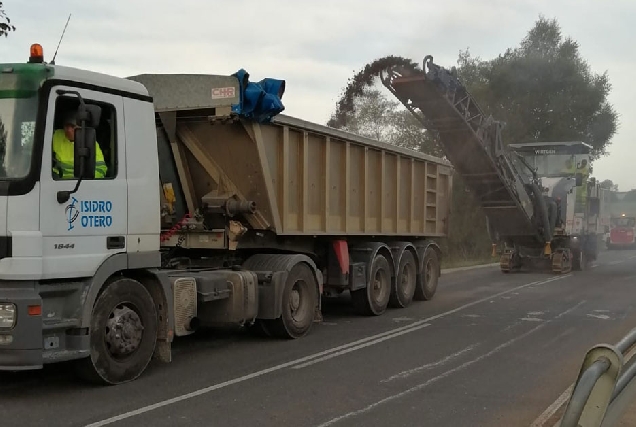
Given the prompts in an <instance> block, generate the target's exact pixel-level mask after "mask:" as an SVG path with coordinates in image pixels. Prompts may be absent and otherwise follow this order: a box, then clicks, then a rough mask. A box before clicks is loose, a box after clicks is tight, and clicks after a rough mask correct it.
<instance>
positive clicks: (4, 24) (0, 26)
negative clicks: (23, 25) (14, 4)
mask: <svg viewBox="0 0 636 427" xmlns="http://www.w3.org/2000/svg"><path fill="white" fill-rule="evenodd" d="M10 31H15V26H14V25H12V24H11V20H10V19H9V17H8V16H7V13H6V12H5V11H4V5H3V4H2V2H1V1H0V36H5V37H7V36H8V35H9V32H10Z"/></svg>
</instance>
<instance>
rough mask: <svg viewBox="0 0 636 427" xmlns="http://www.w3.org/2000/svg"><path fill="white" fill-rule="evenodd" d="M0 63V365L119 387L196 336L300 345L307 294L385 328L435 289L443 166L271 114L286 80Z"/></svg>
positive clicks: (447, 170) (307, 324)
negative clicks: (233, 333)
mask: <svg viewBox="0 0 636 427" xmlns="http://www.w3.org/2000/svg"><path fill="white" fill-rule="evenodd" d="M0 68H1V70H2V73H1V74H0V126H1V127H0V155H1V156H2V158H0V165H1V168H2V169H1V170H0V370H21V369H39V368H41V367H42V366H43V365H44V364H46V363H54V362H60V361H68V360H76V361H77V364H78V372H80V373H82V374H83V375H84V376H85V377H87V378H90V379H95V380H97V381H99V382H102V383H107V384H118V383H122V382H126V381H130V380H133V379H135V378H137V377H138V376H139V375H140V374H141V373H142V372H143V371H144V369H145V368H146V366H147V365H148V363H149V362H150V360H151V359H152V357H153V356H154V357H156V358H158V359H159V360H162V361H165V362H168V361H170V360H171V343H172V341H173V339H174V337H175V336H182V335H187V334H191V333H193V332H194V331H196V329H197V328H198V327H200V326H215V325H244V326H246V327H249V328H255V329H256V330H258V331H260V332H263V333H266V334H269V335H273V336H278V337H284V338H299V337H302V336H303V335H305V334H306V333H307V332H308V331H309V330H310V328H311V327H312V324H313V323H314V322H316V321H319V320H320V301H321V295H325V294H338V293H341V292H343V291H349V292H350V293H351V297H352V301H353V304H354V306H355V307H356V309H357V311H358V312H359V313H362V314H367V315H381V314H382V313H384V311H385V310H386V309H387V307H389V306H391V307H406V306H408V305H409V304H410V303H411V301H412V300H413V299H416V300H427V299H431V298H432V297H433V295H434V294H435V291H436V288H437V283H438V277H439V274H440V259H441V251H440V248H439V246H438V244H437V239H438V238H442V237H444V236H445V235H446V234H447V231H448V230H447V229H448V214H449V212H448V211H449V200H450V191H451V167H450V164H449V163H448V162H446V161H443V160H441V159H438V158H434V157H430V156H426V155H423V154H421V153H416V152H414V151H410V150H405V149H401V148H398V147H394V146H390V145H387V144H382V143H379V142H377V141H373V140H370V139H366V138H362V137H359V136H356V135H353V134H350V133H345V132H341V131H338V130H335V129H332V128H328V127H325V126H320V125H316V124H313V123H309V122H306V121H303V120H299V119H294V118H291V117H286V116H283V115H280V114H278V113H280V112H281V111H282V110H283V108H284V107H283V104H282V101H281V97H282V95H283V93H284V90H285V82H284V81H282V80H276V79H265V80H263V81H261V82H259V83H252V82H250V81H249V76H248V75H247V73H246V72H245V71H244V70H240V71H239V72H237V73H236V74H234V75H232V76H218V75H194V74H191V75H157V74H155V75H140V76H136V77H130V78H117V77H113V76H108V75H104V74H99V73H95V72H91V71H85V70H79V69H75V68H69V67H64V66H59V65H53V64H47V63H45V62H44V59H43V52H42V48H41V46H40V45H37V44H36V45H33V46H32V48H31V56H30V58H29V62H28V63H8V64H2V65H0ZM70 111H78V114H79V116H78V117H79V123H78V124H79V127H78V128H77V129H76V130H75V133H74V141H75V142H74V144H73V158H74V161H73V166H72V167H73V170H74V176H73V177H72V178H71V179H60V177H59V175H58V174H57V173H55V172H54V170H53V158H54V156H53V149H52V139H53V134H54V132H55V130H57V129H61V128H63V127H64V124H65V123H64V120H63V117H65V116H66V115H67V114H68V112H70ZM96 144H97V145H96ZM97 146H98V147H99V148H100V149H101V152H102V153H103V157H104V161H105V163H106V165H107V173H106V176H105V177H103V178H95V175H94V170H95V152H96V147H97ZM67 166H68V165H67Z"/></svg>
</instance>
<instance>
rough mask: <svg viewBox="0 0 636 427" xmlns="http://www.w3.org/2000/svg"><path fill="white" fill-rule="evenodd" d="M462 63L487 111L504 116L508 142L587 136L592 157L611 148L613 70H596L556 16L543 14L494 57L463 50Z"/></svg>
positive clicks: (614, 124)
mask: <svg viewBox="0 0 636 427" xmlns="http://www.w3.org/2000/svg"><path fill="white" fill-rule="evenodd" d="M457 65H458V70H457V71H458V74H459V77H460V79H461V80H462V81H463V82H464V84H465V85H466V87H467V88H468V90H469V91H470V92H471V93H472V94H473V96H474V97H475V98H476V99H477V101H478V102H479V104H480V105H481V106H482V108H483V109H484V110H485V112H486V113H490V114H492V115H493V116H494V118H495V119H497V120H500V121H503V122H505V124H506V126H505V127H504V130H503V135H502V136H503V139H504V142H528V141H584V142H586V143H589V144H590V145H592V147H593V154H592V159H596V158H598V157H600V156H603V155H605V154H607V148H608V146H609V145H610V141H611V138H612V137H613V136H614V134H615V133H616V130H617V127H618V115H617V113H616V112H615V111H614V108H613V107H612V105H610V104H609V102H608V101H607V96H608V94H609V92H610V90H611V85H610V83H609V78H608V75H607V73H603V74H600V75H599V74H594V73H592V71H591V70H590V66H589V64H588V63H587V62H586V61H585V60H584V59H583V58H582V57H581V55H580V53H579V46H578V43H577V42H575V41H574V40H572V39H571V38H569V37H568V38H563V36H562V35H561V29H560V27H559V24H558V23H557V21H556V20H547V19H545V18H543V17H541V18H539V20H538V21H537V22H536V23H535V25H534V27H533V28H532V29H531V30H530V31H529V32H528V34H527V36H526V37H525V38H524V39H523V40H522V42H521V44H520V45H519V47H517V48H514V49H508V50H507V51H506V52H505V53H504V54H503V55H499V56H498V57H497V58H495V59H493V60H490V61H484V60H481V59H480V58H473V57H472V56H471V55H470V53H469V51H468V50H466V51H463V52H460V55H459V59H458V61H457Z"/></svg>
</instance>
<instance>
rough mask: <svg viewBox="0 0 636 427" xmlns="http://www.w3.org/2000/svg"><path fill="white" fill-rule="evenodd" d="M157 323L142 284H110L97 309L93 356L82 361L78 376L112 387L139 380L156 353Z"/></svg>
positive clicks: (92, 331)
mask: <svg viewBox="0 0 636 427" xmlns="http://www.w3.org/2000/svg"><path fill="white" fill-rule="evenodd" d="M157 323H158V322H157V310H156V307H155V304H154V301H153V299H152V297H151V295H150V293H149V292H148V291H147V290H146V288H145V287H144V286H143V285H142V284H141V283H139V282H137V281H136V280H132V279H128V278H122V279H118V280H116V281H114V282H112V283H110V284H109V285H107V287H106V289H104V291H103V292H102V294H101V295H100V296H99V298H98V299H97V301H96V302H95V306H94V307H93V313H92V315H91V324H90V325H91V326H90V356H89V357H87V358H85V359H82V360H80V361H78V362H79V364H78V374H79V375H80V376H81V377H82V378H83V379H85V380H88V381H91V382H99V383H105V384H109V385H115V384H121V383H125V382H128V381H132V380H135V379H136V378H137V377H139V376H140V375H141V374H142V372H143V371H144V370H145V369H146V367H147V366H148V363H150V360H151V358H152V355H153V353H154V350H155V344H156V339H157Z"/></svg>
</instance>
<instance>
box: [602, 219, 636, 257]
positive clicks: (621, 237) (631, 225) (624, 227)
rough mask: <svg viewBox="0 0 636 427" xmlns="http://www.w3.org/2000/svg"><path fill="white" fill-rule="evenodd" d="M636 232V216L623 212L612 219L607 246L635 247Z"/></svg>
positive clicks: (615, 247)
mask: <svg viewBox="0 0 636 427" xmlns="http://www.w3.org/2000/svg"><path fill="white" fill-rule="evenodd" d="M635 234H636V217H634V216H626V215H625V214H621V216H619V217H613V218H611V219H610V232H609V236H608V237H607V248H608V249H618V248H633V247H634V246H635V243H636V241H635V239H634V236H635Z"/></svg>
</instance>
